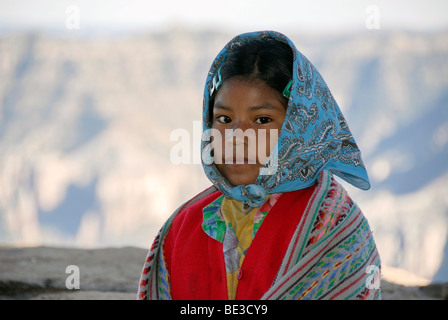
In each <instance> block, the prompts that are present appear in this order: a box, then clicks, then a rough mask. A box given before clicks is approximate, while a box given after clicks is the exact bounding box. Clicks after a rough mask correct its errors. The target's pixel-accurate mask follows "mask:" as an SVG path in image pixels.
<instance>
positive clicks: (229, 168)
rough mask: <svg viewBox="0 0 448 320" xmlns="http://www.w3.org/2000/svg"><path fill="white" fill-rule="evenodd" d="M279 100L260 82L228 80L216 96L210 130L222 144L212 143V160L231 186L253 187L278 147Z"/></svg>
mask: <svg viewBox="0 0 448 320" xmlns="http://www.w3.org/2000/svg"><path fill="white" fill-rule="evenodd" d="M280 97H281V95H280V94H279V93H278V92H277V91H276V90H274V89H272V88H271V87H269V86H268V85H267V84H265V83H264V82H262V81H256V82H249V81H247V80H244V79H240V78H231V79H228V80H227V81H225V82H224V83H223V84H222V87H221V88H220V89H219V91H218V92H217V94H216V97H215V103H214V106H213V121H212V129H217V130H219V133H220V135H218V137H221V141H219V140H213V142H212V143H213V144H212V146H213V152H214V159H215V165H216V167H217V168H218V170H219V171H220V172H221V174H222V175H223V176H224V177H225V178H226V179H227V180H228V181H229V182H230V183H231V184H232V185H234V186H237V185H241V184H244V185H248V184H252V183H254V182H255V180H256V179H257V177H258V175H259V173H260V168H261V167H262V166H263V165H264V164H265V162H266V160H267V159H266V158H267V157H268V156H269V154H270V153H271V150H272V148H274V146H275V144H276V143H277V138H278V135H279V134H280V129H281V127H282V124H283V120H284V119H285V114H286V107H285V106H284V105H283V103H282V102H281V100H280V99H281V98H280ZM263 129H264V130H263ZM215 139H216V138H215Z"/></svg>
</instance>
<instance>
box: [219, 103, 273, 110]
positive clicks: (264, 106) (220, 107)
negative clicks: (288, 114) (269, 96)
mask: <svg viewBox="0 0 448 320" xmlns="http://www.w3.org/2000/svg"><path fill="white" fill-rule="evenodd" d="M213 108H214V109H223V110H227V111H232V108H230V107H227V106H224V105H220V104H215V105H214V106H213ZM262 109H270V110H279V109H280V108H279V107H277V106H275V105H272V104H270V103H264V104H261V105H259V106H252V107H249V110H250V111H257V110H262Z"/></svg>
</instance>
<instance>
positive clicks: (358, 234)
mask: <svg viewBox="0 0 448 320" xmlns="http://www.w3.org/2000/svg"><path fill="white" fill-rule="evenodd" d="M214 191H216V189H215V188H214V187H211V188H209V189H207V190H205V191H203V192H202V193H200V194H199V195H198V196H196V197H195V198H193V199H191V200H190V201H188V202H187V203H185V204H184V205H182V206H181V207H180V208H179V209H178V210H176V211H175V212H174V213H173V215H172V216H171V217H170V218H169V219H168V221H167V222H166V223H165V224H164V226H163V227H162V228H161V230H160V231H159V233H158V234H157V236H156V238H155V240H154V243H153V245H152V247H151V249H150V251H149V253H148V255H147V258H146V261H145V264H144V267H143V272H142V275H141V278H140V284H139V289H138V299H142V300H147V299H170V284H169V275H168V272H167V270H166V268H165V264H164V261H163V255H162V254H161V247H162V244H163V240H164V237H165V236H166V235H167V233H168V231H169V228H170V225H171V223H172V221H173V219H174V218H175V217H176V215H177V214H178V213H179V212H180V211H181V210H183V208H186V207H188V206H189V205H191V204H193V203H194V202H196V201H198V200H200V199H202V198H203V197H205V196H207V195H209V194H211V193H212V192H214ZM380 298H381V290H380V257H379V254H378V251H377V249H376V245H375V241H374V239H373V235H372V232H371V231H370V228H369V224H368V222H367V219H366V218H365V217H364V215H363V214H362V212H361V210H360V209H359V207H358V206H357V205H356V203H354V202H353V201H352V200H351V198H350V197H349V196H348V194H347V192H346V191H345V190H344V188H343V187H342V186H341V185H340V184H339V183H338V182H336V180H335V179H334V178H333V176H332V175H331V173H330V172H329V171H322V172H321V173H320V176H319V179H318V185H317V187H316V189H315V191H314V193H313V195H312V196H311V199H310V200H309V203H308V206H307V208H306V209H305V212H304V214H303V217H302V219H301V220H300V223H299V225H298V226H297V228H296V231H295V233H294V235H293V237H292V239H291V241H290V244H289V246H288V249H287V252H286V254H285V256H284V258H283V261H282V264H281V267H280V269H279V270H278V273H277V275H276V277H275V280H274V282H273V284H272V286H271V287H270V289H269V290H268V291H267V292H266V293H265V294H264V295H263V297H262V299H276V300H278V299H280V300H300V299H380Z"/></svg>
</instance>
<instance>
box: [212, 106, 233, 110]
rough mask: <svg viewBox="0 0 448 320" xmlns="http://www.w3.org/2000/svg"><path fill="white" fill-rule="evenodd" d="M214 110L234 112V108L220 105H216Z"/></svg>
mask: <svg viewBox="0 0 448 320" xmlns="http://www.w3.org/2000/svg"><path fill="white" fill-rule="evenodd" d="M213 109H223V110H227V111H231V110H232V108H229V107H226V106H223V105H220V104H215V105H214V106H213Z"/></svg>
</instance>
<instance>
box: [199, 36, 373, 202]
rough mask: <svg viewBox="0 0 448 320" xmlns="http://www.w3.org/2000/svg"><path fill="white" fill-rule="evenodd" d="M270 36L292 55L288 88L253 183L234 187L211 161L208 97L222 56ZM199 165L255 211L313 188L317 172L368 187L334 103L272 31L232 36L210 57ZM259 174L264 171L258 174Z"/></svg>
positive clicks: (223, 189)
mask: <svg viewBox="0 0 448 320" xmlns="http://www.w3.org/2000/svg"><path fill="white" fill-rule="evenodd" d="M265 38H273V39H276V40H279V41H283V42H285V43H287V44H288V45H289V46H290V47H291V49H292V51H293V59H294V60H293V70H292V84H291V86H290V89H289V91H290V95H289V101H288V106H287V110H286V116H285V120H284V122H283V125H282V128H281V131H280V133H279V137H278V142H277V145H276V147H275V148H274V150H273V151H272V152H271V155H270V156H269V158H268V161H267V163H266V164H265V165H264V167H263V168H262V171H261V172H260V175H259V176H258V177H257V179H256V181H255V182H254V183H253V184H250V185H239V186H233V185H231V184H230V182H229V181H227V179H226V178H225V177H223V176H222V175H221V173H220V172H219V170H218V169H217V167H216V166H215V164H214V163H213V161H210V157H211V156H210V154H208V152H209V150H210V146H209V144H210V140H209V138H207V137H208V136H209V132H210V129H211V125H212V123H211V120H210V119H211V117H210V114H209V113H210V112H212V110H211V108H210V105H209V104H210V100H211V99H210V97H211V93H212V92H213V91H214V90H215V89H216V75H217V74H218V72H219V69H220V67H221V66H222V65H223V63H224V61H225V59H226V56H227V55H228V54H229V53H230V52H232V51H233V50H235V49H237V48H238V47H240V46H243V45H244V44H245V43H246V42H248V41H250V40H257V39H258V40H260V41H262V40H263V39H265ZM203 133H204V134H203V139H202V140H203V141H202V145H201V149H202V165H203V168H204V171H205V174H206V175H207V177H208V178H209V179H210V181H211V182H212V183H213V184H214V185H215V186H216V187H217V188H218V189H219V190H220V191H221V192H222V193H223V194H224V195H226V196H227V197H229V198H232V199H236V200H239V201H242V202H244V203H246V204H248V205H250V206H252V207H259V206H261V204H263V202H264V201H265V198H266V195H267V194H273V193H279V192H290V191H295V190H300V189H304V188H307V187H310V186H312V185H313V184H314V183H315V182H316V179H317V178H318V177H319V173H320V172H321V171H322V170H329V171H330V172H332V173H333V174H335V175H337V176H339V177H340V178H342V179H344V180H346V181H347V182H349V183H351V184H352V185H354V186H355V187H358V188H360V189H363V190H367V189H369V188H370V183H369V178H368V176H367V171H366V168H365V166H364V164H363V161H362V159H361V153H360V150H359V149H358V146H357V145H356V142H355V140H354V138H353V136H352V134H351V132H350V130H349V127H348V125H347V123H346V121H345V119H344V116H343V115H342V113H341V111H340V109H339V106H338V104H337V103H336V101H335V99H334V98H333V95H332V94H331V92H330V90H329V88H328V87H327V85H326V83H325V81H324V80H323V79H322V77H321V75H320V74H319V72H318V71H317V70H316V68H315V67H314V66H313V65H312V64H311V62H310V61H308V59H307V58H306V57H305V56H304V55H303V54H302V53H300V51H298V50H297V49H296V47H295V45H294V44H293V43H292V42H291V40H290V39H288V38H287V37H286V36H284V35H282V34H280V33H278V32H273V31H263V32H253V33H245V34H241V35H239V36H236V37H235V38H233V39H232V40H231V41H230V42H229V43H228V44H227V45H226V46H225V47H224V48H223V49H222V50H221V52H220V53H219V54H218V56H217V57H216V58H215V60H214V62H213V64H212V66H211V68H210V70H209V72H208V75H207V79H206V84H205V90H204V105H203ZM263 170H264V171H263Z"/></svg>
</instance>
